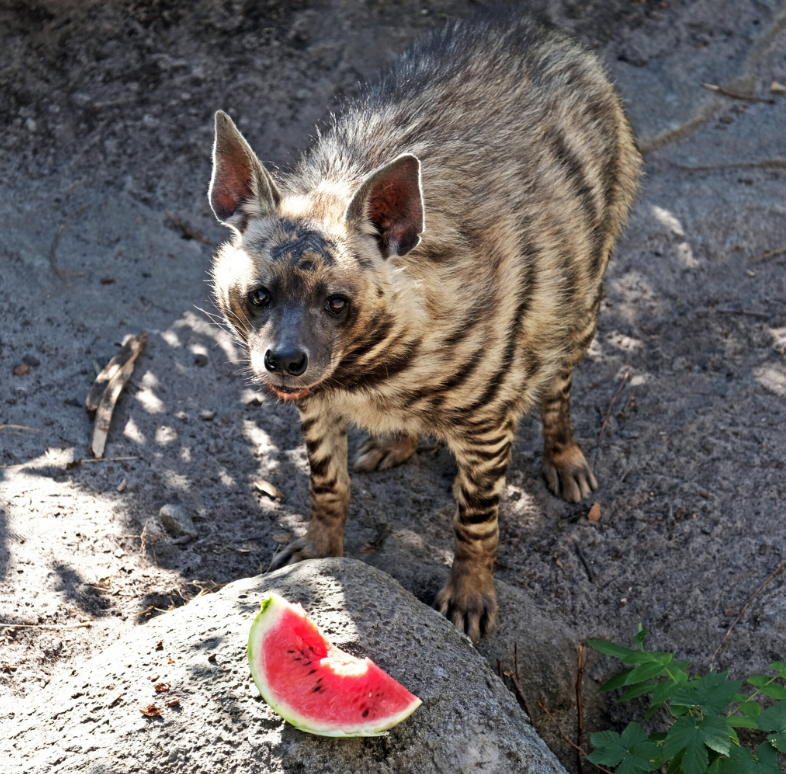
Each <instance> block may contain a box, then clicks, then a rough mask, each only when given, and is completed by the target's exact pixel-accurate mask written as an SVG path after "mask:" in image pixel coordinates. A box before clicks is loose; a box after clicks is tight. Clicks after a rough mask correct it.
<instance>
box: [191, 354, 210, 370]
mask: <svg viewBox="0 0 786 774" xmlns="http://www.w3.org/2000/svg"><path fill="white" fill-rule="evenodd" d="M194 363H196V364H197V365H198V366H203V367H204V366H206V365H207V355H203V354H202V353H201V352H200V353H199V354H198V355H196V357H194Z"/></svg>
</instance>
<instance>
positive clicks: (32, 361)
mask: <svg viewBox="0 0 786 774" xmlns="http://www.w3.org/2000/svg"><path fill="white" fill-rule="evenodd" d="M22 362H23V363H26V364H27V365H29V366H30V367H31V368H35V367H36V366H40V365H41V361H40V360H39V359H38V358H37V357H36V356H35V355H25V356H24V357H23V358H22Z"/></svg>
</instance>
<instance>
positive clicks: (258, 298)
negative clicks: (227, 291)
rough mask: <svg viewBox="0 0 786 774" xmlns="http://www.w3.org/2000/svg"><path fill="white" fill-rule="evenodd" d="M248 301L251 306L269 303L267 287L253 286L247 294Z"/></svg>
mask: <svg viewBox="0 0 786 774" xmlns="http://www.w3.org/2000/svg"><path fill="white" fill-rule="evenodd" d="M248 303H249V304H251V305H252V306H267V305H268V304H269V303H270V291H269V290H268V289H267V288H254V290H252V291H251V292H250V293H249V294H248Z"/></svg>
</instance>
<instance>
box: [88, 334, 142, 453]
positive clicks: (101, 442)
mask: <svg viewBox="0 0 786 774" xmlns="http://www.w3.org/2000/svg"><path fill="white" fill-rule="evenodd" d="M132 341H133V343H132ZM146 341H147V334H146V333H143V334H141V335H140V336H137V337H135V338H132V339H130V340H129V341H128V344H130V345H131V346H130V347H129V349H130V351H131V352H130V354H129V356H128V359H127V360H126V361H125V362H124V363H123V364H122V366H121V367H120V369H119V370H116V368H117V363H115V364H113V363H112V361H110V362H109V364H108V365H107V366H106V368H104V371H111V372H112V376H111V377H110V378H109V380H108V383H107V385H106V389H105V390H104V393H103V395H102V396H101V401H100V403H99V404H98V409H97V410H96V414H95V424H94V426H93V438H92V440H91V441H90V449H89V452H90V453H91V454H92V455H93V456H94V457H95V458H96V459H101V457H103V456H104V446H105V445H106V439H107V436H108V435H109V425H110V423H111V421H112V412H113V411H114V410H115V404H116V403H117V399H118V398H119V397H120V393H121V392H122V391H123V387H125V386H126V382H128V380H129V379H130V378H131V374H132V373H133V372H134V361H135V360H136V359H137V357H138V356H139V353H140V352H141V351H142V349H143V348H144V346H145V342H146ZM118 354H119V353H118ZM113 359H114V358H113ZM104 371H102V372H101V373H102V374H103V373H104ZM100 376H101V374H99V378H100ZM96 381H98V379H96ZM91 392H92V391H91ZM88 398H90V396H89V395H88ZM85 408H87V410H88V412H89V411H90V408H89V405H88V402H87V401H85Z"/></svg>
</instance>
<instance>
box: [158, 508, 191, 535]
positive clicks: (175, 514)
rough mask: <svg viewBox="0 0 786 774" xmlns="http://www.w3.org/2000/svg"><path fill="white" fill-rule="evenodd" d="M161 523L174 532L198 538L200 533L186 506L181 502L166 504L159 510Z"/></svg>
mask: <svg viewBox="0 0 786 774" xmlns="http://www.w3.org/2000/svg"><path fill="white" fill-rule="evenodd" d="M158 515H159V517H160V519H161V523H162V524H163V525H164V526H165V527H166V528H167V529H168V530H169V531H170V532H171V533H172V534H173V535H178V536H183V537H185V536H188V537H190V538H196V537H197V536H198V535H199V533H198V532H197V528H196V527H195V526H194V522H193V521H192V520H191V516H190V515H189V513H188V511H187V510H186V508H185V506H183V505H180V504H179V503H169V504H167V505H164V506H163V507H162V508H161V510H160V511H159V512H158Z"/></svg>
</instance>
